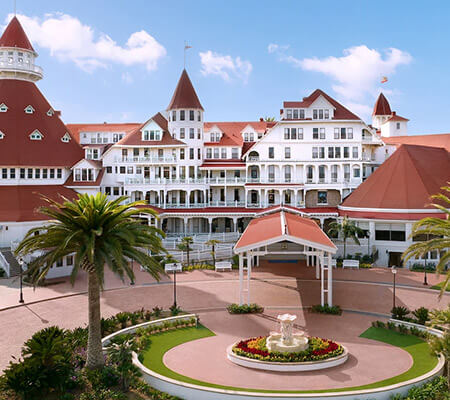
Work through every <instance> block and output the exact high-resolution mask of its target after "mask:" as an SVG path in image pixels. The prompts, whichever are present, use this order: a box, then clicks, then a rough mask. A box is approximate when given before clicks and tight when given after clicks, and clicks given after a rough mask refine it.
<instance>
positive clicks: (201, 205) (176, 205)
mask: <svg viewBox="0 0 450 400" xmlns="http://www.w3.org/2000/svg"><path fill="white" fill-rule="evenodd" d="M149 205H150V206H155V207H160V208H205V207H245V202H244V201H230V200H229V201H210V202H208V203H166V204H164V203H161V204H160V203H155V202H150V203H149Z"/></svg>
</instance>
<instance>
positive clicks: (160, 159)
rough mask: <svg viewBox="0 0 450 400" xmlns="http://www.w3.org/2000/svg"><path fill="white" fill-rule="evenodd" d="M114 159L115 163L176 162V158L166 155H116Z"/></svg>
mask: <svg viewBox="0 0 450 400" xmlns="http://www.w3.org/2000/svg"><path fill="white" fill-rule="evenodd" d="M114 161H115V162H116V163H145V164H147V163H149V164H161V163H166V164H167V163H169V164H175V163H176V162H177V158H176V157H174V156H167V157H150V156H144V157H140V156H132V157H116V158H115V159H114Z"/></svg>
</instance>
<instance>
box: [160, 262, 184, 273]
mask: <svg viewBox="0 0 450 400" xmlns="http://www.w3.org/2000/svg"><path fill="white" fill-rule="evenodd" d="M164 271H165V272H166V273H167V272H174V271H176V272H183V266H182V265H181V263H170V264H166V265H164Z"/></svg>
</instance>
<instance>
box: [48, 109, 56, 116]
mask: <svg viewBox="0 0 450 400" xmlns="http://www.w3.org/2000/svg"><path fill="white" fill-rule="evenodd" d="M54 113H55V110H53V108H50V110H48V111H47V115H48V116H49V117H53V114H54Z"/></svg>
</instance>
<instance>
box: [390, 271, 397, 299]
mask: <svg viewBox="0 0 450 400" xmlns="http://www.w3.org/2000/svg"><path fill="white" fill-rule="evenodd" d="M391 272H392V275H393V276H394V291H393V296H392V308H395V275H397V269H396V268H395V265H393V266H392V270H391Z"/></svg>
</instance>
